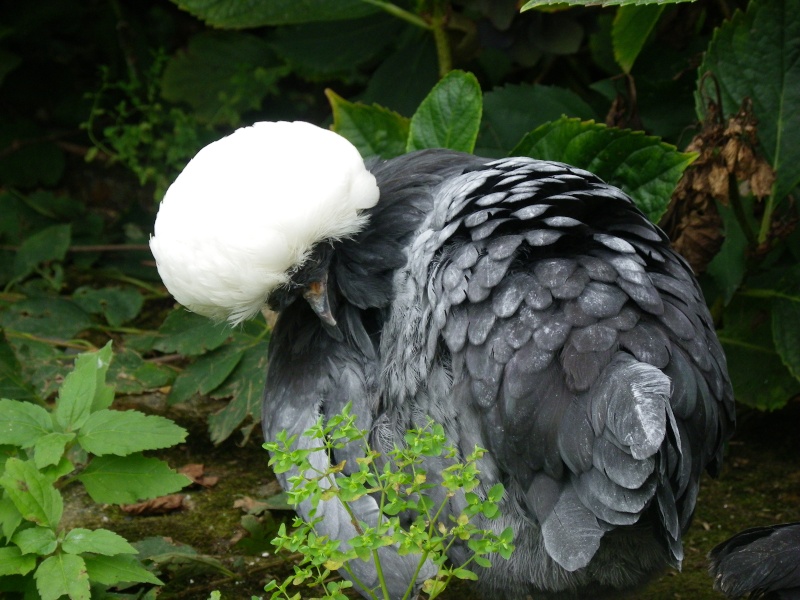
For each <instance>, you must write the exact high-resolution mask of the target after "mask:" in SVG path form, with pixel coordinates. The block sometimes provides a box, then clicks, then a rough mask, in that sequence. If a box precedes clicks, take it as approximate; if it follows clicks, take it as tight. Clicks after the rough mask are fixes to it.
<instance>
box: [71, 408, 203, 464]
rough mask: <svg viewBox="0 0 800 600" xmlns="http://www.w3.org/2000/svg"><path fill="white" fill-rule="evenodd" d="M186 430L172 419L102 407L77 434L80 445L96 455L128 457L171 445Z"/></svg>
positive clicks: (183, 435) (184, 434)
mask: <svg viewBox="0 0 800 600" xmlns="http://www.w3.org/2000/svg"><path fill="white" fill-rule="evenodd" d="M186 435H187V431H186V430H185V429H184V428H183V427H179V426H178V425H176V424H175V423H174V422H173V421H171V420H170V419H167V418H164V417H160V416H158V415H145V414H144V413H140V412H138V411H135V410H126V411H118V410H107V409H103V410H99V411H97V412H95V413H92V414H91V415H90V416H89V418H88V419H87V420H86V423H85V424H84V425H83V426H82V427H81V429H80V432H79V433H78V443H79V444H80V445H81V447H82V448H83V449H84V450H86V451H87V452H90V453H92V454H95V455H97V456H103V455H106V454H114V455H116V456H127V455H128V454H133V453H134V452H141V451H142V450H155V449H157V448H168V447H169V446H174V445H175V444H179V443H181V442H182V441H184V440H185V439H186Z"/></svg>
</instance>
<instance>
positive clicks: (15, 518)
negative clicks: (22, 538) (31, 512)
mask: <svg viewBox="0 0 800 600" xmlns="http://www.w3.org/2000/svg"><path fill="white" fill-rule="evenodd" d="M20 523H22V515H21V514H20V512H19V511H18V510H17V507H16V506H14V503H13V502H12V501H11V498H9V497H8V496H3V495H1V494H0V533H2V534H3V537H5V538H10V537H11V536H12V535H14V532H15V531H16V530H17V527H19V526H20Z"/></svg>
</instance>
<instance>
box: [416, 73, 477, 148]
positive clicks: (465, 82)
mask: <svg viewBox="0 0 800 600" xmlns="http://www.w3.org/2000/svg"><path fill="white" fill-rule="evenodd" d="M481 112H482V96H481V86H480V84H479V83H478V80H477V79H476V78H475V76H474V75H473V74H472V73H466V72H464V71H457V70H456V71H450V72H449V73H448V74H447V75H445V76H444V77H443V78H442V80H441V81H440V82H439V83H437V84H436V85H435V86H434V88H433V89H432V90H431V92H430V94H428V96H427V97H426V98H425V99H424V100H423V101H422V104H420V105H419V108H418V109H417V112H416V113H414V116H413V117H411V127H410V130H409V136H408V145H407V148H406V149H407V151H408V152H412V151H414V150H422V149H424V148H449V149H451V150H460V151H461V152H472V150H473V148H474V147H475V140H476V139H477V138H478V128H479V127H480V124H481Z"/></svg>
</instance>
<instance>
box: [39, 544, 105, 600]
mask: <svg viewBox="0 0 800 600" xmlns="http://www.w3.org/2000/svg"><path fill="white" fill-rule="evenodd" d="M33 577H34V579H36V589H37V590H39V596H41V600H58V598H60V597H61V596H65V595H66V596H69V597H70V600H90V598H91V594H90V593H89V574H88V573H87V572H86V563H84V561H83V558H81V557H80V556H75V555H74V554H57V555H55V556H51V557H50V558H47V559H45V560H44V561H43V562H42V564H40V565H39V568H38V569H36V573H35V574H34V575H33Z"/></svg>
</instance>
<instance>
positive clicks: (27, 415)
mask: <svg viewBox="0 0 800 600" xmlns="http://www.w3.org/2000/svg"><path fill="white" fill-rule="evenodd" d="M51 431H53V420H52V418H51V417H50V413H48V412H47V411H46V410H45V409H44V408H42V407H41V406H37V405H36V404H31V403H30V402H17V401H16V400H0V439H2V440H3V443H4V444H13V445H14V446H19V447H21V448H30V447H31V446H33V445H34V444H35V443H36V440H38V439H39V438H40V437H42V436H43V435H47V434H48V433H50V432H51Z"/></svg>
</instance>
